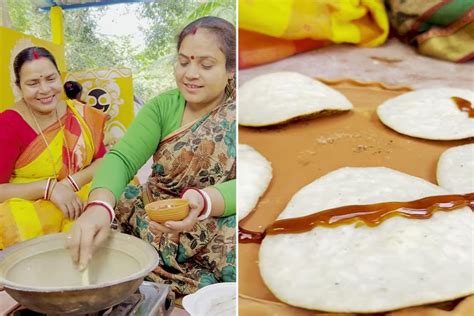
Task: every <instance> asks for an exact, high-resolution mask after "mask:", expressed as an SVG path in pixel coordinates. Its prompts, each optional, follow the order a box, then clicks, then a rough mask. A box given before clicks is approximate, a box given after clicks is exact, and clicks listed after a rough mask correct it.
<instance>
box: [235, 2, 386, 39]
mask: <svg viewBox="0 0 474 316" xmlns="http://www.w3.org/2000/svg"><path fill="white" fill-rule="evenodd" d="M239 28H241V29H244V30H247V31H252V32H256V33H260V34H264V35H268V36H271V37H276V38H283V39H288V40H299V39H315V40H329V41H331V42H333V43H352V44H358V45H361V46H369V47H371V46H377V45H381V44H383V43H384V42H385V40H386V38H387V36H388V31H389V22H388V18H387V14H386V11H385V8H384V3H383V1H382V0H318V1H313V0H278V1H273V0H262V1H249V0H243V1H239Z"/></svg>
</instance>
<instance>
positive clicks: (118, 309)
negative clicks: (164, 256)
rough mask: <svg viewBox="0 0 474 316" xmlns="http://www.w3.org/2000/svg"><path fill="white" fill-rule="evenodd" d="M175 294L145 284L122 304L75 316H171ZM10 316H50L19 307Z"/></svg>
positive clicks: (167, 289) (166, 286) (158, 286)
mask: <svg viewBox="0 0 474 316" xmlns="http://www.w3.org/2000/svg"><path fill="white" fill-rule="evenodd" d="M174 298H175V297H174V293H173V292H171V290H170V287H169V285H165V284H156V283H153V282H147V281H145V282H143V283H142V285H140V287H139V288H138V291H137V292H135V293H134V294H132V295H130V296H129V297H128V298H127V299H126V300H125V301H123V302H122V303H120V304H118V305H115V306H112V307H110V308H108V309H105V310H102V311H100V312H97V313H93V314H83V315H77V314H75V316H129V315H134V316H149V315H153V316H169V315H170V314H171V311H172V310H173V308H174ZM8 315H9V316H48V315H46V314H41V313H38V312H35V311H32V310H29V309H26V308H24V307H21V306H20V307H18V308H17V309H15V310H14V311H13V312H11V313H10V314H8Z"/></svg>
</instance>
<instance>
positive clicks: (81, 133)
mask: <svg viewBox="0 0 474 316" xmlns="http://www.w3.org/2000/svg"><path fill="white" fill-rule="evenodd" d="M67 104H68V110H67V112H66V115H64V116H63V117H62V118H61V119H60V121H61V124H60V123H59V122H56V123H54V124H53V125H51V126H49V127H48V128H46V129H45V130H44V131H43V135H44V137H45V139H46V142H47V144H46V143H45V141H44V139H43V137H42V136H41V135H38V137H36V139H35V140H34V141H33V142H31V143H30V145H28V147H27V148H26V149H25V151H24V152H23V153H22V154H21V155H20V157H19V158H18V160H17V162H16V165H15V170H14V171H13V174H12V177H11V179H10V181H9V182H10V183H30V182H35V181H40V180H45V179H48V178H50V177H52V178H56V175H58V180H61V179H63V178H65V177H66V176H67V175H69V174H74V173H76V172H78V171H79V170H81V169H84V168H86V167H87V166H89V165H90V164H91V163H92V161H93V159H94V157H95V155H96V154H97V151H98V150H99V148H100V145H101V144H102V139H103V132H102V131H103V127H104V123H105V115H103V114H102V113H101V112H99V111H97V110H95V109H93V108H91V107H85V106H83V105H82V104H80V103H78V102H72V101H69V102H68V103H67ZM61 127H62V128H61ZM51 159H52V160H53V161H52V160H51ZM53 162H54V163H53ZM89 187H90V186H89V185H86V186H83V187H82V189H81V190H80V191H79V192H77V194H78V195H79V197H80V198H81V199H82V200H83V201H85V200H86V198H87V195H88V191H89ZM71 225H72V221H70V220H68V219H66V218H65V217H64V216H63V213H62V211H61V210H59V209H58V208H57V207H56V206H55V205H54V204H53V203H52V202H50V201H45V200H37V201H29V200H24V199H20V198H12V199H9V200H7V201H5V202H3V203H0V249H3V248H6V247H8V246H10V245H13V244H15V243H17V242H20V241H24V240H28V239H32V238H35V237H38V236H41V235H44V234H50V233H56V232H61V231H67V230H68V229H69V228H70V227H71Z"/></svg>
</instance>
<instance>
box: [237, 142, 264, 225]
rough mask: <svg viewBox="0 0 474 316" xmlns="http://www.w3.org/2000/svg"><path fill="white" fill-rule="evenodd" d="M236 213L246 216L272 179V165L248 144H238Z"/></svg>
mask: <svg viewBox="0 0 474 316" xmlns="http://www.w3.org/2000/svg"><path fill="white" fill-rule="evenodd" d="M237 168H238V179H239V181H238V183H239V198H238V208H239V211H238V215H239V220H241V219H242V218H244V217H245V216H247V215H248V214H249V213H250V212H251V211H252V210H253V209H254V207H255V205H257V202H258V199H259V198H260V197H261V196H262V195H263V193H265V191H266V190H267V187H268V185H269V184H270V180H271V179H272V166H271V164H270V162H268V160H267V159H265V157H263V156H262V155H261V154H260V153H259V152H258V151H256V150H255V149H253V148H252V147H251V146H249V145H244V144H239V163H238V165H237Z"/></svg>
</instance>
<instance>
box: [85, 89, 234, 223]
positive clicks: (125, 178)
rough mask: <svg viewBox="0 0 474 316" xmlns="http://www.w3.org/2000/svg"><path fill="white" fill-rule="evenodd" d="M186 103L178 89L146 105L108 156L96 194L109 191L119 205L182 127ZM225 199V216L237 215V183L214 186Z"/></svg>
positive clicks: (95, 184) (99, 172) (96, 181)
mask: <svg viewBox="0 0 474 316" xmlns="http://www.w3.org/2000/svg"><path fill="white" fill-rule="evenodd" d="M185 104H186V100H185V99H184V98H183V96H182V95H181V93H180V92H179V90H178V89H175V90H171V91H168V92H165V93H163V94H161V95H159V96H158V97H155V98H153V99H151V100H150V101H149V102H148V103H146V104H145V105H144V106H143V108H142V109H141V110H140V112H139V113H138V115H137V117H136V118H135V120H134V121H133V122H132V124H131V126H130V128H129V129H128V130H127V132H126V133H125V135H124V136H123V137H122V139H121V140H120V141H119V142H118V143H117V144H116V145H115V146H114V147H113V148H112V149H111V150H110V151H109V152H108V153H107V154H106V155H105V157H104V158H103V160H102V163H101V164H100V167H99V168H98V170H97V173H96V175H95V176H94V179H93V182H92V190H93V189H96V188H106V189H108V190H110V191H111V192H112V193H113V194H114V196H115V199H116V200H117V201H118V199H119V198H120V195H121V194H122V192H123V190H124V189H125V187H126V186H127V184H128V183H129V182H130V180H131V179H132V178H133V177H134V176H135V174H136V173H137V171H138V170H139V169H140V168H141V167H142V166H143V165H144V164H145V162H146V161H147V160H148V159H149V158H150V157H151V156H152V155H153V154H154V153H155V152H156V150H157V148H158V145H159V143H160V142H161V140H162V139H163V138H165V137H166V136H167V135H169V134H171V133H172V132H174V131H175V130H177V129H179V128H180V126H181V121H182V119H183V113H184V108H185ZM213 187H214V188H215V189H217V190H219V192H220V193H221V194H222V196H223V198H224V203H225V210H224V214H223V216H228V215H232V214H235V209H236V205H235V204H236V181H235V179H234V180H229V181H226V182H223V183H219V184H216V185H214V186H213Z"/></svg>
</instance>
